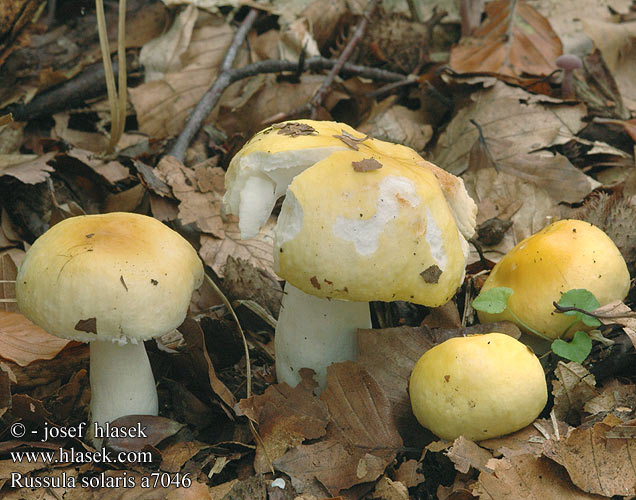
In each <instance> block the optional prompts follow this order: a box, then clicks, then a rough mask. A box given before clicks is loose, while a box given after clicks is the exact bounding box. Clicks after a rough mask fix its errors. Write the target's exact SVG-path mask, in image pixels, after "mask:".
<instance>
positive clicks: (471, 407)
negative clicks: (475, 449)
mask: <svg viewBox="0 0 636 500" xmlns="http://www.w3.org/2000/svg"><path fill="white" fill-rule="evenodd" d="M409 395H410V398H411V407H412V409H413V414H414V415H415V417H416V418H417V420H418V421H419V423H420V424H422V426H424V427H426V428H427V429H429V430H430V431H431V432H433V433H434V434H435V435H437V436H439V437H440V438H443V439H446V440H449V441H451V440H453V439H455V438H457V437H459V436H460V435H461V436H464V437H466V438H468V439H472V440H474V441H479V440H482V439H489V438H494V437H498V436H502V435H504V434H509V433H511V432H515V431H517V430H519V429H522V428H523V427H525V426H527V425H529V424H531V423H532V422H533V421H534V419H535V418H537V416H538V415H539V414H540V413H541V410H543V407H544V406H545V404H546V402H547V398H548V391H547V385H546V381H545V375H544V372H543V369H542V367H541V363H540V362H539V359H538V358H537V357H536V356H535V355H534V353H533V352H532V351H531V350H530V348H529V347H527V346H526V345H524V344H522V343H521V342H519V341H518V340H515V339H514V338H512V337H510V336H508V335H504V334H503V333H489V334H486V335H470V336H467V337H455V338H452V339H449V340H447V341H445V342H443V343H441V344H439V345H437V346H435V347H433V348H432V349H429V350H428V351H426V352H425V353H424V354H423V355H422V357H421V358H420V359H419V361H418V362H417V363H416V364H415V367H414V368H413V372H412V373H411V378H410V381H409Z"/></svg>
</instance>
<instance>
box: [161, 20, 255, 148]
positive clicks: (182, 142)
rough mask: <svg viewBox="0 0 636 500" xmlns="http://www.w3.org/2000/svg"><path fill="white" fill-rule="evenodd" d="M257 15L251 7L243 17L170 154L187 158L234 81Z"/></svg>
mask: <svg viewBox="0 0 636 500" xmlns="http://www.w3.org/2000/svg"><path fill="white" fill-rule="evenodd" d="M257 16H258V11H257V10H256V9H251V10H250V11H249V13H248V14H247V16H245V19H243V22H242V23H241V26H239V29H238V30H236V33H235V34H234V38H233V39H232V43H231V44H230V48H229V49H228V50H227V52H226V53H225V57H224V58H223V62H221V66H220V67H219V73H218V75H217V78H216V80H215V81H214V83H213V84H212V86H211V87H210V88H209V89H208V91H207V92H206V93H205V94H204V95H203V97H202V98H201V100H200V101H199V102H198V103H197V105H196V107H195V108H194V110H193V111H192V114H191V115H190V118H189V119H188V122H187V123H186V126H185V127H184V129H183V131H182V132H181V134H179V137H177V141H176V142H175V143H174V146H172V149H171V151H170V153H169V154H170V155H172V156H174V157H176V158H178V159H179V160H183V159H184V158H185V152H186V149H187V148H188V145H189V144H190V142H191V141H192V139H193V138H194V136H195V135H196V134H197V132H198V131H199V129H200V128H201V125H202V124H203V122H204V121H205V119H206V118H207V117H208V115H209V114H210V113H211V112H212V110H213V109H214V106H216V103H217V102H218V100H219V98H220V97H221V94H222V93H223V91H224V90H225V89H226V88H227V87H228V86H229V85H230V84H231V83H232V82H229V81H228V75H229V73H230V70H231V69H232V65H233V64H234V60H235V59H236V56H237V55H238V51H239V49H240V48H241V45H243V42H244V41H245V38H246V37H247V34H248V32H249V31H250V29H251V28H252V25H253V24H254V21H256V17H257Z"/></svg>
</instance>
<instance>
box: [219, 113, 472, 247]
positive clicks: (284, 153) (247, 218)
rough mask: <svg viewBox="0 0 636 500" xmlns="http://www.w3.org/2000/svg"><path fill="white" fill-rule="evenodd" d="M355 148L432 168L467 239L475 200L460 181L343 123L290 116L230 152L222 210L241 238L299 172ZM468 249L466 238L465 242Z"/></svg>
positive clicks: (265, 216) (413, 154)
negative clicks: (236, 218) (236, 224)
mask: <svg viewBox="0 0 636 500" xmlns="http://www.w3.org/2000/svg"><path fill="white" fill-rule="evenodd" d="M352 150H357V151H361V152H365V153H367V154H370V155H373V156H375V157H377V156H378V155H383V156H389V157H391V158H394V159H397V160H400V161H404V162H408V163H412V164H414V165H418V166H419V167H422V168H426V169H428V170H431V171H432V172H433V173H434V174H435V176H436V177H437V179H438V182H439V183H440V186H441V188H442V192H443V193H444V196H445V197H446V200H447V202H448V204H449V206H450V208H451V210H452V212H453V216H454V217H455V221H456V224H457V227H458V229H459V230H460V232H461V233H462V235H463V236H464V237H465V238H466V239H468V238H471V237H472V235H473V234H474V232H475V224H476V217H477V205H476V204H475V202H474V201H473V200H472V198H471V197H470V196H469V195H468V192H467V191H466V188H465V186H464V181H463V180H462V179H461V178H459V177H456V176H454V175H452V174H450V173H449V172H446V171H445V170H443V169H441V168H439V167H437V166H435V165H433V164H432V163H430V162H427V161H426V160H424V159H423V158H422V157H421V156H420V155H419V154H418V153H417V152H415V151H414V150H412V149H411V148H408V147H406V146H403V145H401V144H393V143H390V142H386V141H381V140H379V139H374V138H371V137H368V136H366V135H364V134H363V133H361V132H359V131H357V130H355V129H354V128H352V127H350V126H349V125H347V124H345V123H339V122H332V121H317V120H292V121H287V122H282V123H277V124H275V125H272V126H271V127H267V128H266V129H264V130H262V131H260V132H259V133H258V134H256V135H255V136H254V137H252V138H251V139H250V140H249V141H248V142H247V143H246V144H245V145H244V146H243V147H242V148H241V150H240V151H239V152H238V153H236V155H235V156H234V157H233V158H232V161H231V162H230V165H229V167H228V170H227V173H226V175H225V187H226V192H225V195H224V197H223V207H224V210H225V211H226V213H232V214H236V215H239V227H240V229H241V235H242V237H243V238H247V237H252V236H254V235H255V234H256V233H257V232H258V228H260V227H262V226H263V225H264V224H265V222H266V221H267V219H268V217H269V215H270V214H271V211H272V209H273V207H274V204H275V202H276V200H277V199H278V198H279V197H281V196H282V195H283V194H284V193H285V190H286V189H287V186H288V185H289V183H290V182H291V180H292V179H293V178H294V176H296V175H298V174H299V173H300V172H302V171H304V170H305V169H307V168H309V167H311V166H312V165H314V164H315V163H317V162H319V161H320V160H322V159H324V158H326V157H327V156H329V155H330V154H331V153H333V152H335V151H352ZM465 247H466V250H467V244H465Z"/></svg>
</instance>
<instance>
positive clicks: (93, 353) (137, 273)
mask: <svg viewBox="0 0 636 500" xmlns="http://www.w3.org/2000/svg"><path fill="white" fill-rule="evenodd" d="M202 280H203V265H202V263H201V261H200V259H199V257H198V256H197V253H196V251H195V250H194V248H192V246H191V245H190V244H189V243H188V242H187V241H186V240H185V239H184V238H183V237H182V236H180V235H179V234H178V233H177V232H175V231H173V230H172V229H170V228H168V227H167V226H165V225H164V224H162V223H161V222H159V221H158V220H156V219H154V218H152V217H147V216H144V215H138V214H133V213H123V212H115V213H109V214H104V215H84V216H78V217H72V218H70V219H66V220H64V221H62V222H59V223H58V224H56V225H55V226H53V227H51V228H50V229H49V230H48V231H47V232H46V233H44V234H43V235H42V236H40V237H39V238H38V239H37V240H36V241H35V242H34V243H33V246H31V248H29V250H28V251H27V253H26V256H25V259H24V262H23V263H22V265H21V266H20V270H19V272H18V276H17V278H16V297H17V302H18V307H19V308H20V311H21V312H22V314H24V315H25V316H26V317H27V318H29V319H30V320H31V321H33V322H34V323H35V324H37V325H39V326H41V327H42V328H43V329H45V330H46V331H47V332H49V333H50V334H52V335H56V336H58V337H62V338H66V339H70V340H76V341H79V342H90V384H91V405H90V407H91V421H92V422H97V423H99V424H100V425H103V424H104V423H106V422H111V421H113V420H115V419H117V418H119V417H121V416H124V415H157V413H158V403H157V391H156V388H155V381H154V377H153V374H152V369H151V367H150V362H149V360H148V355H147V354H146V350H145V348H144V344H143V341H144V340H148V339H151V338H155V337H158V336H160V335H163V334H164V333H167V332H169V331H171V330H172V329H174V328H176V327H177V326H179V325H180V324H181V323H182V322H183V320H184V318H185V316H186V313H187V311H188V306H189V304H190V298H191V296H192V292H193V291H194V290H195V289H196V288H198V287H199V286H200V285H201V282H202Z"/></svg>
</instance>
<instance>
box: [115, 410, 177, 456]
mask: <svg viewBox="0 0 636 500" xmlns="http://www.w3.org/2000/svg"><path fill="white" fill-rule="evenodd" d="M136 425H139V426H140V428H141V429H142V430H143V434H145V436H134V437H129V436H125V437H110V438H106V439H105V440H104V446H107V447H108V448H110V449H112V450H114V451H117V452H119V451H139V450H141V449H143V448H144V447H146V446H148V445H150V446H157V445H158V444H159V443H161V442H162V441H163V440H164V439H167V438H169V437H170V436H174V435H175V434H176V433H177V432H179V431H180V430H181V429H182V428H183V427H184V424H181V423H179V422H175V421H174V420H171V419H169V418H166V417H161V416H159V415H125V416H123V417H119V418H117V419H116V420H113V422H112V426H113V427H126V428H132V427H135V426H136Z"/></svg>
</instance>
